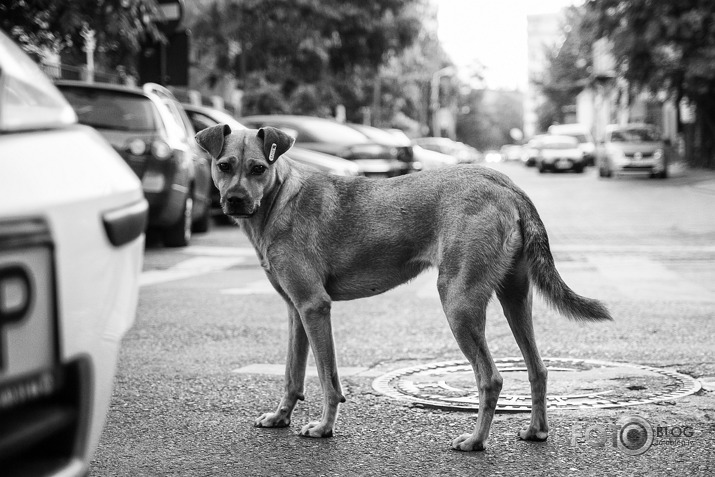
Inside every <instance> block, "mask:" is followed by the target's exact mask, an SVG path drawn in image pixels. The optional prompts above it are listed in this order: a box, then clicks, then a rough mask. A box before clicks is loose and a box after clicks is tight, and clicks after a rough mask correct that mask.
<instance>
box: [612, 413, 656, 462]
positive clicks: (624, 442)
mask: <svg viewBox="0 0 715 477" xmlns="http://www.w3.org/2000/svg"><path fill="white" fill-rule="evenodd" d="M617 426H618V427H617V429H618V439H617V443H618V448H619V449H620V450H621V452H623V453H625V454H628V455H641V454H643V453H645V452H646V451H647V450H648V449H650V446H651V445H652V444H653V427H652V426H651V425H650V423H649V422H648V421H646V420H645V419H643V418H642V417H640V416H624V417H622V418H621V419H619V420H618V423H617Z"/></svg>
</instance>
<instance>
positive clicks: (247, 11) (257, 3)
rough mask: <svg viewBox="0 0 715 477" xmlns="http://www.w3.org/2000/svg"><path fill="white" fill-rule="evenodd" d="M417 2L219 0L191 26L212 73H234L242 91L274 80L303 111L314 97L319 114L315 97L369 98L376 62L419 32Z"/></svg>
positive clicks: (349, 100) (396, 51) (353, 100)
mask: <svg viewBox="0 0 715 477" xmlns="http://www.w3.org/2000/svg"><path fill="white" fill-rule="evenodd" d="M422 1H423V0H362V1H360V2H344V1H341V0H228V1H223V2H218V1H216V2H214V3H213V4H211V5H210V7H209V8H208V11H205V12H204V13H203V14H202V15H198V16H196V18H195V19H194V21H193V22H192V33H193V38H194V42H195V46H196V48H197V50H198V51H199V55H200V56H204V57H205V56H211V57H213V65H212V68H214V71H215V74H217V75H222V74H228V75H232V76H234V77H235V78H237V79H238V80H239V84H240V86H242V87H243V88H244V89H245V90H246V91H250V90H256V89H257V88H258V89H260V88H265V87H266V85H267V84H270V85H277V86H278V89H279V90H280V92H281V94H282V96H283V97H284V99H285V100H286V101H289V102H290V103H292V104H294V105H296V106H298V107H299V108H300V109H301V110H302V111H307V110H309V109H310V108H309V107H308V105H309V104H310V102H311V98H312V99H313V100H314V101H316V102H315V103H314V104H315V105H316V108H318V109H320V110H321V111H314V113H315V114H324V110H325V105H324V104H322V105H321V104H318V103H317V101H322V100H330V99H331V98H341V99H342V101H343V102H346V103H351V104H349V105H348V106H353V105H359V104H365V103H366V101H367V97H368V96H369V94H370V93H369V91H370V88H371V87H372V85H373V80H374V78H375V77H376V76H377V75H378V72H379V69H380V66H381V65H383V64H385V63H386V62H387V61H388V60H389V59H390V58H393V57H395V56H396V55H398V54H400V52H402V51H404V50H405V49H406V48H407V47H408V46H410V45H411V44H412V43H413V41H414V40H415V39H416V38H417V36H418V34H419V32H420V31H421V28H422V24H421V19H420V18H419V16H418V15H416V14H415V12H416V10H415V9H414V8H412V7H413V6H414V5H416V4H420V3H422ZM306 85H312V87H309V86H306ZM246 109H247V112H258V111H253V110H252V109H251V108H246ZM348 110H349V111H355V108H351V107H348ZM260 112H266V111H260Z"/></svg>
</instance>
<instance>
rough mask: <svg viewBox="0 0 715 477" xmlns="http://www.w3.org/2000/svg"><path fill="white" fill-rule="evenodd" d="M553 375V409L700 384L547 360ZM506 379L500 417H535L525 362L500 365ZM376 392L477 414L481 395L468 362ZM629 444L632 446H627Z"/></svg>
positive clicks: (661, 394)
mask: <svg viewBox="0 0 715 477" xmlns="http://www.w3.org/2000/svg"><path fill="white" fill-rule="evenodd" d="M543 361H544V365H545V366H546V368H547V369H548V372H549V382H548V390H549V394H548V395H547V396H546V403H547V407H548V408H551V409H599V408H618V407H625V406H634V405H638V404H647V403H653V402H660V401H672V400H674V399H677V398H680V397H683V396H687V395H689V394H693V393H695V392H697V391H698V390H699V389H700V382H699V381H697V380H695V379H693V378H691V377H690V376H687V375H684V374H681V373H677V372H674V371H670V370H665V369H659V368H652V367H649V366H641V365H637V364H628V363H611V362H605V361H593V360H585V359H568V358H543ZM495 362H496V364H497V368H498V369H499V372H500V373H501V375H502V377H503V378H504V386H503V388H502V392H501V395H500V396H499V401H498V402H497V412H529V411H531V388H530V384H529V376H528V373H527V370H526V364H525V363H524V360H523V359H522V358H501V359H496V360H495ZM373 388H374V389H375V390H376V391H378V392H381V393H383V394H386V395H387V396H390V397H392V398H394V399H397V400H400V401H405V402H409V403H411V404H412V405H415V406H421V407H433V408H439V409H446V410H458V411H465V410H466V411H469V410H473V411H476V410H478V408H479V393H478V390H477V385H476V379H475V377H474V371H473V370H472V367H471V366H470V365H469V363H468V362H467V361H450V362H444V363H433V364H425V365H421V366H414V367H411V368H403V369H398V370H396V371H392V372H390V373H387V374H384V375H382V376H380V377H378V378H377V379H376V380H375V381H374V382H373ZM626 442H630V441H626Z"/></svg>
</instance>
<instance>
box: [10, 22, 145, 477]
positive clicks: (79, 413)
mask: <svg viewBox="0 0 715 477" xmlns="http://www.w3.org/2000/svg"><path fill="white" fill-rule="evenodd" d="M147 210H148V208H147V203H146V200H145V199H144V197H143V193H142V189H141V184H140V182H139V179H138V178H137V177H136V175H135V174H134V173H133V172H132V171H131V169H130V168H129V166H127V165H126V163H125V162H124V161H123V160H122V159H121V157H120V156H119V155H118V154H117V153H116V152H115V151H114V150H113V149H112V147H111V146H110V145H109V144H108V143H107V142H106V141H105V140H104V139H103V138H102V136H100V135H99V133H97V132H96V131H95V130H93V129H91V128H89V127H86V126H80V125H78V124H77V117H76V116H75V113H74V112H73V110H72V108H71V107H70V105H69V104H68V103H67V102H66V101H65V99H64V97H63V96H62V95H61V93H60V92H59V91H58V90H57V89H56V88H55V87H54V86H53V85H52V83H51V82H50V81H49V80H48V79H47V77H45V76H44V75H43V73H42V72H41V71H40V70H39V68H38V67H37V66H36V65H35V64H34V63H33V62H32V61H31V60H30V59H29V58H28V57H27V56H26V55H25V54H24V53H23V52H22V51H21V50H20V49H19V48H18V47H17V46H16V45H15V44H14V43H13V42H12V41H11V40H10V39H9V38H8V37H7V36H5V35H4V34H3V33H2V32H0V474H2V475H4V476H5V475H52V476H57V475H62V476H80V475H86V474H87V472H88V467H89V462H90V460H91V458H92V454H93V453H94V451H95V449H96V447H97V444H98V442H99V437H100V433H101V432H102V427H103V425H104V421H105V418H106V414H107V410H108V408H109V402H110V397H111V394H112V384H113V379H114V373H115V368H116V364H117V356H118V351H119V346H120V341H121V339H122V337H123V336H124V334H125V333H126V331H127V330H128V329H129V328H130V327H131V325H132V323H133V322H134V318H135V314H136V307H137V295H138V279H139V274H140V272H141V266H142V258H143V249H144V228H145V225H146V219H147Z"/></svg>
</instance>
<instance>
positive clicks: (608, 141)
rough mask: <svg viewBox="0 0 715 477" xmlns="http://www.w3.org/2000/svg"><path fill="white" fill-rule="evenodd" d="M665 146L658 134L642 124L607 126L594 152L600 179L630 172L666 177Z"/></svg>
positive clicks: (653, 129)
mask: <svg viewBox="0 0 715 477" xmlns="http://www.w3.org/2000/svg"><path fill="white" fill-rule="evenodd" d="M666 146H667V144H666V142H665V141H664V140H663V139H662V138H661V136H660V134H659V133H658V130H657V129H655V128H654V127H652V126H648V125H646V124H626V125H624V126H620V125H615V124H612V125H609V126H607V127H606V134H605V138H604V141H603V142H602V143H600V144H599V146H598V149H597V161H598V173H599V176H601V177H611V176H613V175H614V174H623V173H630V172H640V173H648V174H650V176H651V177H657V178H660V179H665V178H666V177H668V157H667V153H666V151H667V147H666Z"/></svg>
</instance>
